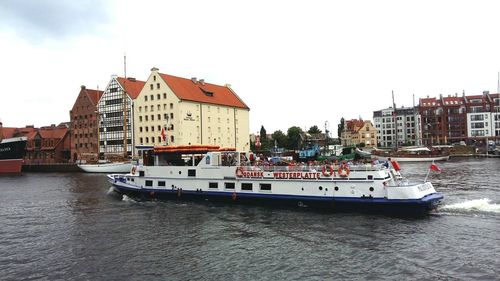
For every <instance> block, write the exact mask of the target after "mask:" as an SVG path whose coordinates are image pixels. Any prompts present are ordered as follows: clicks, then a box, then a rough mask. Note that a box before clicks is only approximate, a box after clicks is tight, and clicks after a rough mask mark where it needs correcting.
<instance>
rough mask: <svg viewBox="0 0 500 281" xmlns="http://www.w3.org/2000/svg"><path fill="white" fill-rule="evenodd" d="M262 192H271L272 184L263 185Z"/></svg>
mask: <svg viewBox="0 0 500 281" xmlns="http://www.w3.org/2000/svg"><path fill="white" fill-rule="evenodd" d="M260 190H261V191H271V184H270V183H261V184H260Z"/></svg>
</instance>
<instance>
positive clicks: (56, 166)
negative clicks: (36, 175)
mask: <svg viewBox="0 0 500 281" xmlns="http://www.w3.org/2000/svg"><path fill="white" fill-rule="evenodd" d="M22 171H23V172H44V173H53V172H58V173H81V172H83V171H82V170H81V169H80V168H78V166H77V165H76V164H73V163H52V164H23V167H22Z"/></svg>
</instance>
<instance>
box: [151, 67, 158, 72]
mask: <svg viewBox="0 0 500 281" xmlns="http://www.w3.org/2000/svg"><path fill="white" fill-rule="evenodd" d="M158 70H159V69H158V68H157V67H153V68H151V71H158Z"/></svg>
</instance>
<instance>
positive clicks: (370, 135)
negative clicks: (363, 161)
mask: <svg viewBox="0 0 500 281" xmlns="http://www.w3.org/2000/svg"><path fill="white" fill-rule="evenodd" d="M341 143H342V145H344V146H355V145H359V144H361V143H363V144H364V145H365V146H366V147H376V146H377V129H376V128H375V127H374V126H373V124H372V122H371V121H370V120H364V121H363V120H362V119H352V120H347V121H345V128H344V131H343V132H342V133H341Z"/></svg>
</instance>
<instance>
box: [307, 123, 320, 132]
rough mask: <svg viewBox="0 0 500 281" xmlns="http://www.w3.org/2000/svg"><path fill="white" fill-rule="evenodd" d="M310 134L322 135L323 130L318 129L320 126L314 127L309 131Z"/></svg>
mask: <svg viewBox="0 0 500 281" xmlns="http://www.w3.org/2000/svg"><path fill="white" fill-rule="evenodd" d="M307 132H308V133H309V134H320V133H321V130H320V129H319V128H318V126H316V125H314V126H312V127H311V128H309V130H308V131H307Z"/></svg>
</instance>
